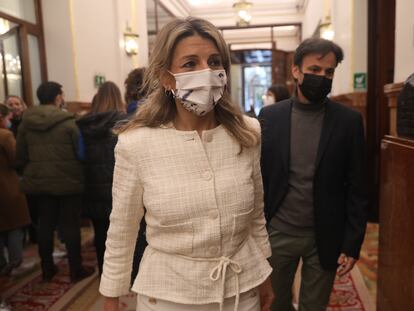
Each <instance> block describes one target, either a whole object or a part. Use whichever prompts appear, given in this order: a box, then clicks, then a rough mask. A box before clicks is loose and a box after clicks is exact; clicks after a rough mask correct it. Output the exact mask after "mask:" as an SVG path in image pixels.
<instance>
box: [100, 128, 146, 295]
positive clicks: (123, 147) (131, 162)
mask: <svg viewBox="0 0 414 311" xmlns="http://www.w3.org/2000/svg"><path fill="white" fill-rule="evenodd" d="M127 138H128V136H125V135H121V136H120V137H119V140H118V143H117V145H116V148H115V169H114V179H113V186H112V196H113V200H112V213H111V216H110V225H109V229H108V233H107V240H106V251H105V257H104V266H103V273H102V277H101V283H100V287H99V291H100V292H101V294H102V295H104V296H107V297H119V296H122V295H125V294H128V292H129V288H130V279H131V270H132V260H133V254H134V249H135V241H136V239H137V235H138V231H139V223H140V221H141V219H142V217H143V215H144V207H143V202H142V194H143V188H142V184H141V181H140V179H139V176H138V172H137V171H138V167H137V164H136V160H135V159H136V156H135V155H132V154H131V144H130V143H128V140H127Z"/></svg>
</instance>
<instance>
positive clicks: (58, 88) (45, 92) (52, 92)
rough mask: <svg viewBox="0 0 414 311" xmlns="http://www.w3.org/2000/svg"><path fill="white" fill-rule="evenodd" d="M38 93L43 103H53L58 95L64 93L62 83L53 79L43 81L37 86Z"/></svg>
mask: <svg viewBox="0 0 414 311" xmlns="http://www.w3.org/2000/svg"><path fill="white" fill-rule="evenodd" d="M36 94H37V98H38V99H39V101H40V104H41V105H48V104H53V103H54V101H55V99H56V96H58V95H60V94H62V85H60V84H59V83H57V82H52V81H47V82H43V83H42V84H40V86H39V87H38V88H37V91H36Z"/></svg>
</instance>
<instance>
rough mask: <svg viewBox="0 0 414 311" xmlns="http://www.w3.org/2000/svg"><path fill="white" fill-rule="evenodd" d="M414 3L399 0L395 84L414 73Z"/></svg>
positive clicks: (396, 29) (397, 5) (410, 0)
mask: <svg viewBox="0 0 414 311" xmlns="http://www.w3.org/2000/svg"><path fill="white" fill-rule="evenodd" d="M413 12H414V1H413V0H397V2H396V19H395V24H396V25H395V68H394V82H402V81H405V79H407V78H408V76H409V75H410V74H412V73H414V18H413Z"/></svg>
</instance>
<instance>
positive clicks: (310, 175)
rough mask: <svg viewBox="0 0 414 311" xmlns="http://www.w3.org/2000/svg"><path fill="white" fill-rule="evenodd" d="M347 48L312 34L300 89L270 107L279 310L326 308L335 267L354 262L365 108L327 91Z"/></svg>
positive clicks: (302, 48)
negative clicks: (296, 290)
mask: <svg viewBox="0 0 414 311" xmlns="http://www.w3.org/2000/svg"><path fill="white" fill-rule="evenodd" d="M342 59H343V52H342V49H341V48H340V47H339V46H338V45H336V44H335V43H333V42H332V41H328V40H324V39H319V38H311V39H307V40H305V41H304V42H302V43H301V44H300V45H299V47H298V48H297V49H296V52H295V56H294V65H293V66H292V74H293V77H294V78H295V81H296V91H295V96H293V97H292V98H290V99H287V100H284V101H281V102H279V103H277V104H276V105H271V106H267V107H265V108H263V110H262V111H261V112H260V114H259V120H260V121H261V124H262V135H263V136H262V174H263V186H264V200H265V213H266V217H267V220H268V227H269V236H270V242H271V244H272V251H273V255H272V257H271V264H272V266H273V268H274V272H273V274H272V285H273V288H274V290H275V294H276V297H277V298H276V299H275V302H274V305H273V306H272V311H276V310H277V311H288V310H293V307H292V284H293V280H294V276H295V272H296V269H297V267H298V263H299V260H300V259H302V262H303V266H302V274H301V275H302V278H301V290H300V297H299V310H300V311H305V310H306V311H319V310H320V311H322V310H325V309H326V306H327V304H328V302H329V296H330V293H331V290H332V286H333V282H334V279H335V274H336V272H338V274H339V275H340V276H341V275H344V274H345V273H347V272H349V271H350V270H351V269H352V267H353V266H354V264H355V262H356V260H357V259H358V257H359V252H360V248H361V244H362V241H363V237H364V234H365V226H366V204H367V201H366V197H365V191H364V186H365V185H364V167H365V166H364V158H365V156H364V149H365V142H364V129H363V122H362V118H361V115H360V114H359V113H357V112H355V111H353V110H351V109H349V108H347V107H345V106H342V105H340V104H338V103H335V102H333V101H331V100H330V99H328V98H327V95H328V94H329V92H330V91H331V85H332V79H333V77H334V73H335V69H336V67H337V65H338V63H340V62H341V61H342Z"/></svg>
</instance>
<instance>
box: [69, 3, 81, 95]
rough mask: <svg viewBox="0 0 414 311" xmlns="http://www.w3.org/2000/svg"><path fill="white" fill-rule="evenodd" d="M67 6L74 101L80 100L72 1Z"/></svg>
mask: <svg viewBox="0 0 414 311" xmlns="http://www.w3.org/2000/svg"><path fill="white" fill-rule="evenodd" d="M68 4H69V18H70V34H71V41H72V60H73V73H74V78H75V90H76V100H77V101H79V99H80V91H79V76H78V59H77V55H76V39H75V20H74V17H73V0H68Z"/></svg>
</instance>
